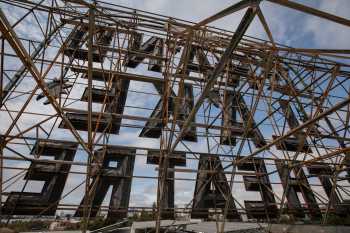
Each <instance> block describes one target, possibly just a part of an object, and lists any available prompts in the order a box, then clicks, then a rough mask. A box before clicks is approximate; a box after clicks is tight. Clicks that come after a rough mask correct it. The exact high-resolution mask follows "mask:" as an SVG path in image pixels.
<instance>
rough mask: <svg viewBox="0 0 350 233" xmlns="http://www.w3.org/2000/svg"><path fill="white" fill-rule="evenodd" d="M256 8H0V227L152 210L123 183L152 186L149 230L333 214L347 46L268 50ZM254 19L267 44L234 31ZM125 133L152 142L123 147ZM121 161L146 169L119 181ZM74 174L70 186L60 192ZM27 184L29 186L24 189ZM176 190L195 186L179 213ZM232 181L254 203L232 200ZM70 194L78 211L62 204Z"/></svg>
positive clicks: (44, 2)
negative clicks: (60, 214)
mask: <svg viewBox="0 0 350 233" xmlns="http://www.w3.org/2000/svg"><path fill="white" fill-rule="evenodd" d="M268 1H269V2H272V3H274V4H279V5H282V6H284V7H288V8H291V9H293V10H297V11H301V12H303V13H307V14H311V15H314V16H317V17H320V18H322V19H326V20H329V21H332V22H335V23H338V24H341V25H345V26H350V21H349V20H347V19H345V18H341V17H339V16H336V15H332V14H329V13H326V12H323V11H319V10H317V9H313V8H310V7H307V6H304V5H301V4H298V3H295V2H292V1H287V0H268ZM261 2H262V1H260V0H242V1H240V2H238V3H236V4H234V5H232V6H230V7H229V8H226V9H224V10H222V11H221V12H218V13H217V14H215V15H213V16H211V17H209V18H206V19H204V20H202V21H201V22H198V23H193V22H188V21H184V20H181V19H175V18H170V17H166V16H162V15H158V14H153V13H150V12H145V11H142V10H136V9H130V8H127V7H123V6H119V5H115V4H112V3H105V2H102V1H94V2H93V3H88V2H85V1H83V0H74V1H73V0H71V1H60V0H41V1H32V0H11V1H10V0H0V4H1V8H0V31H1V48H0V57H1V61H0V62H1V70H0V87H1V88H0V91H1V92H0V94H1V95H0V96H1V104H0V107H1V111H0V119H1V120H0V122H1V128H0V130H1V132H0V133H1V137H0V142H1V143H0V145H1V146H0V151H1V160H0V169H1V170H0V184H1V185H0V195H1V197H2V203H1V209H0V215H1V218H2V220H3V221H5V220H6V221H7V222H8V221H9V220H10V219H12V218H16V217H21V216H25V215H30V216H32V217H38V216H53V215H55V214H56V211H58V210H67V211H72V212H73V213H74V215H75V216H76V217H79V218H82V222H83V223H84V224H82V230H83V231H86V229H87V224H88V222H89V219H90V218H94V217H96V216H98V215H99V214H107V218H108V219H109V220H110V221H112V222H115V221H118V220H120V219H123V218H126V217H127V216H129V214H131V213H134V212H140V211H152V207H151V206H150V207H141V206H131V205H129V202H130V200H129V199H130V192H131V185H132V180H133V179H136V178H138V179H145V180H156V181H157V184H158V185H157V192H156V196H157V199H156V200H157V202H156V208H157V209H156V223H157V224H156V232H160V229H161V227H160V223H161V220H162V219H175V218H176V216H178V215H182V216H187V217H188V218H190V217H192V218H202V219H215V220H216V221H217V222H221V225H220V227H218V229H217V231H218V232H223V230H224V226H225V221H228V220H229V221H243V220H246V219H256V220H258V221H264V222H267V223H275V222H278V221H280V220H281V217H283V216H284V215H289V216H294V218H296V219H305V218H309V219H311V221H313V222H315V223H319V224H323V223H327V218H328V216H330V215H331V214H332V215H338V216H341V217H344V216H346V215H348V213H349V210H350V202H349V200H350V190H349V187H350V186H349V175H350V170H349V165H350V148H349V147H348V142H349V140H350V137H349V120H350V111H349V108H350V96H349V95H350V93H349V87H350V86H349V85H350V81H349V80H350V79H349V77H350V69H349V67H350V65H349V62H348V61H349V59H350V57H349V54H350V50H348V49H338V50H337V49H327V48H322V49H310V48H291V47H287V46H284V45H282V44H278V43H277V42H275V41H274V39H273V34H272V33H271V31H270V29H269V26H268V23H267V21H266V19H265V17H264V14H263V12H262V11H261V9H260V7H259V5H260V4H261ZM11 11H13V12H19V13H18V14H19V15H20V14H21V15H20V16H19V17H17V18H15V17H10V12H11ZM237 11H245V14H244V16H243V17H242V18H241V21H240V23H239V25H238V27H237V28H236V29H235V31H234V32H232V31H226V30H222V29H219V28H215V27H212V26H208V24H210V23H212V22H214V21H216V20H218V19H220V18H223V17H225V16H227V15H231V14H235V12H237ZM13 18H15V20H13ZM10 19H11V20H10ZM254 19H258V20H259V21H260V22H261V25H262V27H263V28H264V30H265V32H266V35H267V37H268V38H269V41H265V40H261V39H258V38H254V37H249V36H246V35H245V32H246V30H247V29H248V28H249V26H250V24H251V22H252V21H253V20H254ZM140 86H146V87H147V88H144V89H142V88H140ZM130 99H132V101H130ZM155 99H157V100H155ZM128 130H130V132H132V133H134V134H138V137H139V138H145V140H146V139H147V140H148V141H149V140H153V141H154V142H155V143H156V144H157V148H154V147H151V146H150V147H147V146H137V145H131V146H126V145H125V144H123V143H122V140H120V138H122V137H123V133H125V132H129V131H128ZM141 151H143V152H144V153H142V152H141ZM145 151H146V153H145ZM81 157H83V159H81ZM137 157H146V158H147V164H154V165H157V169H156V170H157V173H158V175H157V176H150V175H149V174H143V175H135V168H134V167H135V160H136V158H137ZM188 161H194V162H195V163H196V164H197V168H196V169H193V168H190V167H188V166H187V162H188ZM111 163H116V164H117V165H116V166H115V167H113V166H111V165H110V164H111ZM76 167H80V169H73V168H76ZM177 174H187V175H188V174H195V177H194V178H179V177H176V175H177ZM74 175H80V176H81V177H84V178H83V179H81V182H80V183H79V184H78V185H76V186H74V187H70V188H69V189H65V185H67V184H68V183H69V182H67V180H68V179H69V177H70V176H74ZM276 177H279V178H278V179H277V181H276ZM315 179H317V180H318V183H317V182H316V183H317V184H315V183H314V182H310V180H315ZM31 181H41V182H43V183H44V185H43V188H42V190H41V191H40V192H37V193H35V192H28V191H27V190H28V188H29V189H30V187H28V186H30V185H28V184H29V183H30V182H31ZM176 181H181V182H186V181H192V182H193V183H195V187H194V193H193V198H192V200H190V202H189V203H188V204H187V205H185V206H183V207H176V206H175V202H176V200H174V192H176V189H175V188H174V185H175V182H176ZM239 184H241V185H242V184H244V188H245V190H246V191H250V192H256V193H257V195H260V197H261V199H260V200H256V201H251V200H244V203H243V204H242V202H240V201H239V200H238V199H237V197H236V196H235V195H233V190H235V189H237V187H238V186H237V185H239ZM276 186H280V187H281V190H282V191H281V192H277V191H276ZM110 187H112V191H111V197H110V204H109V205H103V204H102V203H103V200H104V199H105V197H106V194H107V192H108V190H109V189H110ZM77 190H80V191H79V194H77V192H76V191H77ZM71 195H78V196H79V197H81V199H80V201H78V202H76V203H74V204H65V203H64V202H63V200H64V199H65V198H67V197H69V196H71ZM174 223H175V221H174Z"/></svg>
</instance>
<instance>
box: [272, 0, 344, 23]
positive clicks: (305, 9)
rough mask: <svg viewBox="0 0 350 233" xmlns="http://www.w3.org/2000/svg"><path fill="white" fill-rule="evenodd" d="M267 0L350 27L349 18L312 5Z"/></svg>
mask: <svg viewBox="0 0 350 233" xmlns="http://www.w3.org/2000/svg"><path fill="white" fill-rule="evenodd" d="M267 1H269V2H273V3H276V4H279V5H281V6H285V7H288V8H291V9H294V10H298V11H301V12H304V13H307V14H310V15H314V16H317V17H320V18H323V19H327V20H330V21H332V22H335V23H338V24H341V25H344V26H348V27H350V20H348V19H345V18H342V17H339V16H337V15H333V14H329V13H327V12H324V11H320V10H317V9H315V8H312V7H308V6H305V5H302V4H300V3H296V2H292V1H289V0H267Z"/></svg>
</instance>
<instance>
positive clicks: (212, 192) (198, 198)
mask: <svg viewBox="0 0 350 233" xmlns="http://www.w3.org/2000/svg"><path fill="white" fill-rule="evenodd" d="M226 201H228V202H229V205H228V213H227V216H226V217H227V219H235V220H240V215H239V214H238V211H237V209H236V205H235V202H234V199H233V196H232V192H231V190H230V185H229V184H228V182H227V179H226V175H225V174H224V169H223V167H222V164H221V161H220V158H219V157H218V156H215V155H203V154H201V155H200V159H199V164H198V173H197V179H196V187H195V190H194V197H193V206H192V213H191V217H192V218H205V219H208V218H209V208H213V209H221V210H222V211H223V210H224V208H225V204H226Z"/></svg>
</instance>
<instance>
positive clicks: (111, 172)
mask: <svg viewBox="0 0 350 233" xmlns="http://www.w3.org/2000/svg"><path fill="white" fill-rule="evenodd" d="M135 153H136V150H135V149H125V148H122V147H115V146H109V147H107V148H105V149H103V148H102V149H100V150H97V151H96V152H95V156H94V157H95V158H96V160H95V161H93V162H94V163H96V164H102V166H101V167H99V168H98V167H95V168H94V169H93V171H92V174H93V175H92V177H93V181H92V183H91V187H90V188H89V190H92V189H91V188H92V187H95V189H94V190H95V193H94V195H93V197H91V196H90V198H91V200H92V204H91V205H92V207H91V213H90V216H91V217H95V216H96V214H97V212H98V210H99V209H100V206H101V204H102V201H103V199H104V198H105V196H106V193H107V191H108V189H109V187H110V186H111V185H112V186H113V189H112V195H111V200H110V203H109V210H108V216H107V217H108V219H109V220H111V221H116V220H119V219H122V218H126V217H127V213H128V207H129V199H130V191H131V181H132V175H133V171H134V163H135ZM113 163H116V164H115V165H112V164H113ZM85 198H86V196H85V197H84V199H85ZM84 199H83V200H82V201H81V203H80V206H79V208H78V210H77V211H76V213H75V216H82V214H83V204H84Z"/></svg>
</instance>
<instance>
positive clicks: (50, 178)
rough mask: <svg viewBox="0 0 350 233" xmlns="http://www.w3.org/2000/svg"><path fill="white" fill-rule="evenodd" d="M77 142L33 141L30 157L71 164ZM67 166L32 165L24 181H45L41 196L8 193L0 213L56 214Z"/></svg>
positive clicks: (51, 164)
mask: <svg viewBox="0 0 350 233" xmlns="http://www.w3.org/2000/svg"><path fill="white" fill-rule="evenodd" d="M77 146H78V144H77V143H73V142H63V141H54V140H42V139H40V140H39V141H37V142H36V144H35V145H34V147H33V149H32V152H31V153H32V154H35V155H44V156H52V157H54V158H55V160H64V161H73V159H74V155H75V152H76V150H77ZM70 167H71V165H70V164H61V163H54V162H32V163H31V164H30V167H29V169H28V172H27V174H26V176H25V179H26V180H38V181H45V183H44V186H43V188H42V190H41V192H40V193H28V192H11V193H10V195H9V197H8V198H7V200H6V202H5V204H4V206H3V209H2V211H3V212H2V213H3V214H9V215H16V214H17V215H39V214H40V215H55V212H56V209H57V206H58V203H59V200H60V197H61V194H62V192H63V188H64V185H65V183H66V180H67V177H68V173H69V170H70Z"/></svg>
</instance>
